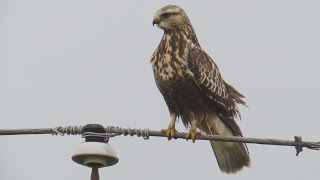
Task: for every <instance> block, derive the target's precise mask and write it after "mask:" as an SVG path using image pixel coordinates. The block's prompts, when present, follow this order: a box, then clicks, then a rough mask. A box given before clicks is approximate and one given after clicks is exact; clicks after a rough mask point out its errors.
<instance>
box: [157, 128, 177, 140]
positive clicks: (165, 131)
mask: <svg viewBox="0 0 320 180" xmlns="http://www.w3.org/2000/svg"><path fill="white" fill-rule="evenodd" d="M161 132H162V133H163V134H165V136H167V137H168V140H169V141H170V140H171V139H172V137H174V136H175V135H176V133H177V132H178V131H177V130H176V129H175V128H168V129H161Z"/></svg>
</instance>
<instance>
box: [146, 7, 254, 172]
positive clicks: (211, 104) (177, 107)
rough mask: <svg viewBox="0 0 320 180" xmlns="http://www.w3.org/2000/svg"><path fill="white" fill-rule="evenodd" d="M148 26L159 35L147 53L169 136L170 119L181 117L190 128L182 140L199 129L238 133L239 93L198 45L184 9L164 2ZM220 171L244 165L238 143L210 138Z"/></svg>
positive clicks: (244, 152)
mask: <svg viewBox="0 0 320 180" xmlns="http://www.w3.org/2000/svg"><path fill="white" fill-rule="evenodd" d="M152 23H153V25H155V24H156V25H157V26H158V27H159V28H161V29H163V31H164V34H163V37H162V39H161V42H160V44H159V46H158V47H157V49H156V50H155V51H154V53H153V55H152V57H151V64H152V68H153V72H154V78H155V81H156V84H157V86H158V89H159V90H160V92H161V94H162V95H163V97H164V99H165V101H166V103H167V105H168V108H169V112H170V123H169V127H168V129H162V132H163V133H165V134H166V136H167V137H168V139H169V140H170V139H171V138H172V137H174V136H175V134H176V132H177V131H176V129H175V122H176V119H177V118H178V117H181V119H182V122H183V124H184V125H185V126H186V127H187V128H189V127H190V130H189V132H188V133H187V135H186V138H187V139H192V141H193V142H194V141H195V138H196V136H197V135H199V134H200V132H198V131H197V129H200V130H201V131H202V132H204V133H206V134H216V135H226V136H242V133H241V130H240V128H239V126H238V125H237V123H236V122H235V118H237V116H239V117H240V113H239V110H238V107H237V104H243V105H245V102H244V101H243V98H244V96H243V95H242V94H240V93H239V92H238V91H237V90H236V89H235V88H234V87H232V86H231V85H229V84H227V83H226V82H225V81H224V80H223V79H222V77H221V74H220V71H219V69H218V67H217V65H216V64H215V63H214V62H213V60H212V59H211V58H210V56H209V55H208V54H207V53H206V52H205V51H204V50H202V49H201V47H200V44H199V42H198V39H197V37H196V34H195V31H194V29H193V27H192V25H191V22H190V20H189V18H188V16H187V15H186V13H185V11H184V10H183V9H182V8H180V7H178V6H176V5H168V6H165V7H163V8H161V9H160V10H158V11H157V12H156V14H155V15H154V19H153V22H152ZM211 146H212V148H213V151H214V153H215V156H216V159H217V161H218V165H219V167H220V169H221V171H222V172H225V173H236V172H238V171H240V170H241V169H242V168H243V167H244V166H249V165H250V158H249V154H248V150H247V147H246V145H245V144H244V143H236V142H218V141H211Z"/></svg>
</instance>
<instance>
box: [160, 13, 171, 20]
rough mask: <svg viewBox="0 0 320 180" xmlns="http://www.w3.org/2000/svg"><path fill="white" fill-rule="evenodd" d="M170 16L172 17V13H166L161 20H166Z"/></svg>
mask: <svg viewBox="0 0 320 180" xmlns="http://www.w3.org/2000/svg"><path fill="white" fill-rule="evenodd" d="M170 16H171V14H170V13H164V14H162V15H161V19H166V18H168V17H170Z"/></svg>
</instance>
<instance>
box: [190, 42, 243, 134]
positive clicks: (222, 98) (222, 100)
mask: <svg viewBox="0 0 320 180" xmlns="http://www.w3.org/2000/svg"><path fill="white" fill-rule="evenodd" d="M187 63H188V67H189V69H190V70H191V72H192V73H193V76H194V80H195V81H196V83H197V84H198V85H199V87H200V89H201V90H202V91H203V93H205V95H206V96H207V97H208V98H210V99H211V100H212V103H213V104H214V107H215V108H217V112H219V116H220V117H221V118H222V119H223V121H224V122H225V123H226V124H228V125H229V126H230V127H231V128H232V129H233V131H234V132H235V133H236V134H238V135H241V131H240V128H239V127H238V125H237V124H236V123H235V122H234V117H236V116H239V117H240V113H239V110H238V107H237V105H236V103H240V104H244V105H245V102H244V101H243V100H242V98H244V96H243V95H242V94H240V93H239V92H238V91H237V90H235V88H233V87H232V86H231V85H229V84H227V83H226V82H225V81H224V80H223V79H222V77H221V74H220V71H219V69H218V67H217V65H216V64H215V63H214V62H213V60H212V59H211V58H210V56H209V55H208V54H207V53H206V52H204V51H203V50H202V49H200V48H197V47H195V48H192V49H190V51H189V53H188V55H187Z"/></svg>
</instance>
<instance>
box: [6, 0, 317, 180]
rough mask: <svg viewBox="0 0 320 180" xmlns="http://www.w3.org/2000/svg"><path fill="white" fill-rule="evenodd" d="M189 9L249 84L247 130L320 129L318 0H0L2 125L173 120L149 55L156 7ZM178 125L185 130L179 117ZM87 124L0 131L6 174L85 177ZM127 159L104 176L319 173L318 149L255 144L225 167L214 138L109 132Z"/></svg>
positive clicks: (275, 133)
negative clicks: (79, 128)
mask: <svg viewBox="0 0 320 180" xmlns="http://www.w3.org/2000/svg"><path fill="white" fill-rule="evenodd" d="M167 4H177V5H179V6H181V7H183V8H184V9H185V11H186V12H187V14H188V16H189V18H190V19H191V22H192V24H193V26H194V28H195V31H196V33H197V36H198V39H199V41H200V44H201V46H202V48H203V49H205V50H206V51H207V52H208V53H209V54H210V55H211V57H213V58H214V59H215V62H216V63H217V64H218V66H219V68H220V70H221V72H222V75H223V77H224V79H225V80H226V81H227V82H228V83H230V84H232V85H234V86H235V87H236V88H237V89H238V90H239V91H240V92H242V93H243V94H245V95H246V97H247V98H246V101H247V104H248V105H249V106H250V108H245V107H240V110H241V112H242V120H241V121H238V122H239V124H240V126H241V128H242V131H243V134H244V135H245V136H248V137H262V138H264V137H269V138H279V139H288V140H293V136H295V135H301V136H302V137H303V140H307V141H320V130H319V127H320V123H319V116H318V114H319V101H320V96H319V92H320V82H319V77H320V72H319V66H320V54H319V52H320V10H319V9H320V2H319V1H317V0H314V1H312V0H306V1H297V0H282V1H278V0H270V1H254V0H241V1H239V0H230V1H217V0H216V1H201V2H200V1H183V2H182V1H129V0H127V1H112V2H111V1H97V0H91V1H87V0H69V1H66V0H57V1H48V0H30V1H22V0H2V1H0V128H2V129H5V128H49V127H54V126H66V125H85V124H89V123H98V124H102V125H104V126H107V125H116V126H122V127H137V128H150V129H152V130H160V129H161V128H166V127H167V126H168V122H169V114H168V111H167V106H166V104H165V102H164V100H163V98H162V96H161V94H160V93H159V91H158V89H157V87H156V85H155V82H154V79H153V73H152V70H151V65H150V63H149V59H150V57H151V55H152V53H153V51H154V50H155V48H156V47H157V45H158V44H159V42H160V39H161V37H162V33H163V32H162V30H160V29H159V28H157V27H153V26H152V19H153V15H154V13H155V12H156V11H157V10H158V9H159V8H161V7H163V6H164V5H167ZM178 130H180V131H186V129H185V128H184V127H183V125H182V123H181V122H180V123H178ZM81 142H83V139H82V138H81V137H80V136H64V137H60V136H54V137H52V136H51V135H24V136H2V137H0V179H1V180H20V179H24V180H30V179H33V180H37V179H39V180H40V179H46V180H57V179H79V180H80V179H81V180H87V179H89V178H90V173H91V170H90V169H89V168H87V167H84V166H80V165H78V164H76V163H74V162H73V161H72V160H71V155H72V152H73V149H74V147H75V146H76V145H78V144H79V143H81ZM110 143H111V145H112V146H113V147H114V148H115V149H116V151H117V153H118V156H119V158H120V161H119V163H118V164H117V165H115V166H113V167H109V168H103V169H100V179H110V180H117V179H119V180H120V179H139V180H150V179H152V180H163V179H168V180H169V179H185V180H188V179H203V180H212V179H216V180H220V179H229V180H231V179H238V180H247V179H262V180H267V179H268V180H269V179H280V178H282V179H305V178H307V179H311V178H312V179H316V178H317V177H318V176H319V170H320V166H319V162H320V161H319V160H320V152H318V151H312V150H308V149H304V151H303V152H302V153H301V154H300V155H299V156H298V157H296V156H295V148H294V147H280V146H264V145H254V144H249V145H248V147H249V149H250V156H251V159H252V165H251V168H246V169H244V170H243V171H242V172H240V173H238V174H236V175H226V174H223V173H221V172H220V170H219V168H218V165H217V163H216V160H215V157H214V154H213V152H212V149H211V147H210V144H209V142H207V141H198V142H196V143H195V144H193V143H191V142H190V141H184V140H173V141H170V142H168V141H167V140H166V139H165V138H156V137H151V138H150V140H148V141H145V140H143V139H142V138H137V137H135V138H132V137H123V136H121V137H116V138H112V139H111V140H110Z"/></svg>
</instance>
